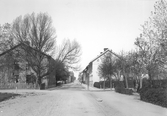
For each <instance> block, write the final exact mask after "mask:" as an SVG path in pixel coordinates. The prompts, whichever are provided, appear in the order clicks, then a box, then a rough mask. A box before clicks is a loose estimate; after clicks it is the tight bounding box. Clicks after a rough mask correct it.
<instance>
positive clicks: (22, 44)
mask: <svg viewBox="0 0 167 116" xmlns="http://www.w3.org/2000/svg"><path fill="white" fill-rule="evenodd" d="M20 46H27V47H29V48H30V49H33V50H35V51H37V52H40V53H41V54H43V55H45V56H47V57H51V56H50V55H47V54H45V53H43V52H41V51H38V50H37V49H35V48H32V47H31V46H28V45H27V44H25V43H20V44H18V45H16V46H14V47H12V48H11V49H9V50H7V51H5V52H3V53H1V54H0V57H1V56H3V55H5V54H6V53H8V52H10V51H12V50H14V49H16V48H18V47H20Z"/></svg>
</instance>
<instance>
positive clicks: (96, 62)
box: [92, 51, 111, 84]
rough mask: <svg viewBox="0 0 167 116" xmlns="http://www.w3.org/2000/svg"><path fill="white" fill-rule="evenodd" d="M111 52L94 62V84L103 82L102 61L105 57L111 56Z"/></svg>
mask: <svg viewBox="0 0 167 116" xmlns="http://www.w3.org/2000/svg"><path fill="white" fill-rule="evenodd" d="M110 53H111V52H110V51H108V52H106V53H105V54H104V55H102V56H101V57H99V58H97V59H96V60H94V61H93V62H92V78H93V84H94V83H95V82H99V81H103V78H101V77H100V75H99V69H98V68H99V66H100V64H101V63H102V60H103V59H104V57H105V56H107V55H108V54H110Z"/></svg>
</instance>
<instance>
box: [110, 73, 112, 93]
mask: <svg viewBox="0 0 167 116" xmlns="http://www.w3.org/2000/svg"><path fill="white" fill-rule="evenodd" d="M109 80H110V89H111V90H112V78H111V75H110V77H109Z"/></svg>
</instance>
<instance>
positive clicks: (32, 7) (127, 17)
mask: <svg viewBox="0 0 167 116" xmlns="http://www.w3.org/2000/svg"><path fill="white" fill-rule="evenodd" d="M155 1H156V0H0V24H4V23H12V21H13V20H14V19H15V18H16V17H18V16H20V15H25V14H27V13H32V12H35V13H39V12H47V13H48V14H49V15H50V16H51V17H52V20H53V26H54V27H55V29H56V35H57V42H58V43H60V42H61V41H62V40H63V39H64V38H69V39H71V40H72V39H76V40H77V41H78V42H79V43H80V44H81V46H82V57H81V65H82V69H84V68H85V67H86V66H87V65H88V63H89V62H90V61H91V60H92V59H94V58H95V57H96V56H97V55H98V54H99V53H100V52H102V51H103V48H109V49H112V50H113V51H114V52H116V53H119V52H120V51H121V50H124V51H129V50H131V49H134V41H135V38H136V37H138V36H139V34H140V32H141V30H140V29H141V26H140V25H142V24H143V23H144V21H146V20H148V18H149V16H150V14H151V11H153V6H154V3H155Z"/></svg>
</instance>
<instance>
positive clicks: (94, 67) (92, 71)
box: [83, 48, 117, 86]
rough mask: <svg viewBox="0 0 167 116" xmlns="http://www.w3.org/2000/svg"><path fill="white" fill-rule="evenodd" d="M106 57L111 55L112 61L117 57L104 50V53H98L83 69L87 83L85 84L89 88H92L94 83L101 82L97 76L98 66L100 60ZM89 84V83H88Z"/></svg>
mask: <svg viewBox="0 0 167 116" xmlns="http://www.w3.org/2000/svg"><path fill="white" fill-rule="evenodd" d="M108 55H110V56H111V55H112V59H114V58H117V55H116V54H115V53H113V52H112V51H111V50H109V49H107V48H104V51H103V52H101V53H100V55H98V56H97V57H96V58H94V59H93V60H92V61H91V62H90V63H89V64H88V66H87V67H86V68H85V69H84V71H83V73H85V75H87V76H86V78H87V81H86V83H87V84H89V85H90V86H93V85H94V83H95V82H99V81H102V78H101V77H100V75H99V69H98V68H99V66H100V64H101V63H102V59H103V58H105V57H107V56H108ZM88 82H89V83H88Z"/></svg>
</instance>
